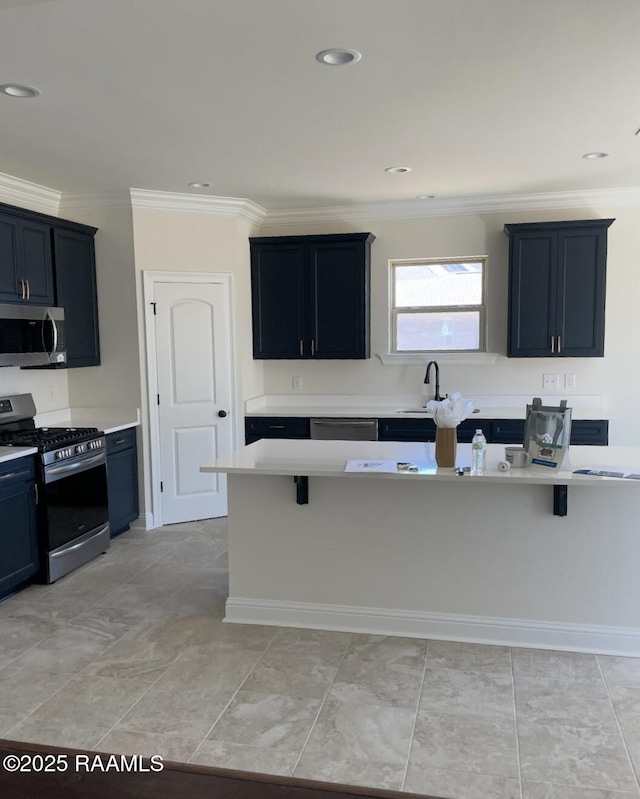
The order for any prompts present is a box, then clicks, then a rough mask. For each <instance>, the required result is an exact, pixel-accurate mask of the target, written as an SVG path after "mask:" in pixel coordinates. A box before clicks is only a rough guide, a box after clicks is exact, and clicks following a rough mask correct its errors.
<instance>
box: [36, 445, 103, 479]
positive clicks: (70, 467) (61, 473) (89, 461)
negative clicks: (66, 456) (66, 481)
mask: <svg viewBox="0 0 640 799" xmlns="http://www.w3.org/2000/svg"><path fill="white" fill-rule="evenodd" d="M106 461H107V458H106V455H105V454H104V452H100V453H98V454H97V455H93V456H92V457H91V458H84V459H83V460H81V461H76V462H75V463H64V464H61V465H60V466H52V467H48V468H46V469H45V472H44V481H45V483H53V482H54V480H60V479H61V478H63V477H66V475H68V474H74V473H77V472H86V471H88V470H89V469H93V468H94V467H95V466H99V465H100V464H101V463H106Z"/></svg>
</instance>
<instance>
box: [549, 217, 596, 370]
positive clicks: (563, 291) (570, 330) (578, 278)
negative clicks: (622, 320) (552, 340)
mask: <svg viewBox="0 0 640 799" xmlns="http://www.w3.org/2000/svg"><path fill="white" fill-rule="evenodd" d="M606 237H607V231H606V228H602V227H601V228H580V229H577V230H567V231H559V233H558V288H557V298H558V299H557V324H556V335H557V339H556V341H557V343H556V355H560V356H567V357H598V356H600V357H601V356H603V355H604V307H605V272H606V260H607V238H606Z"/></svg>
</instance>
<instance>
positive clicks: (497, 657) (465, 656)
mask: <svg viewBox="0 0 640 799" xmlns="http://www.w3.org/2000/svg"><path fill="white" fill-rule="evenodd" d="M427 667H428V668H430V669H462V670H466V671H478V670H479V669H488V670H489V671H497V670H498V669H508V670H509V671H510V670H511V655H510V653H509V649H508V647H506V646H488V645H486V644H465V643H460V642H458V641H429V650H428V653H427Z"/></svg>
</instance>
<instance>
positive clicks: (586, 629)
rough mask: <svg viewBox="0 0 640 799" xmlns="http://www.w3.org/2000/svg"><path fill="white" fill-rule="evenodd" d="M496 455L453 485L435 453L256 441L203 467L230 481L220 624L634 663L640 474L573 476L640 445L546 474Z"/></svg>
mask: <svg viewBox="0 0 640 799" xmlns="http://www.w3.org/2000/svg"><path fill="white" fill-rule="evenodd" d="M487 456H488V457H487V470H486V473H485V475H483V476H479V477H478V476H471V475H468V474H467V475H464V476H462V477H459V476H457V475H456V473H455V471H454V470H453V469H450V468H449V469H438V468H437V467H436V464H435V462H434V451H433V444H413V443H412V444H407V443H395V442H369V441H362V442H356V441H298V440H291V441H283V440H262V441H258V442H256V443H255V444H252V445H250V446H248V447H244V448H242V449H240V450H239V451H237V452H235V453H233V454H232V455H229V456H228V457H225V458H221V459H220V460H218V461H216V462H215V463H214V464H211V465H206V466H203V467H202V470H203V471H213V472H225V473H227V474H228V476H229V479H228V492H229V579H230V596H229V599H228V601H227V605H226V620H227V621H230V622H243V623H258V624H277V625H285V626H295V627H312V628H322V629H332V630H351V631H363V632H370V633H377V634H393V635H408V636H418V637H426V638H442V639H449V640H464V641H478V642H483V643H496V644H511V645H515V646H518V645H520V646H534V647H541V648H545V647H546V648H552V649H566V650H573V651H592V652H604V653H612V654H613V653H615V654H624V655H632V656H640V581H639V580H638V577H637V575H638V567H639V565H640V534H639V533H640V529H639V527H640V525H639V524H638V517H639V513H638V511H639V510H640V480H636V479H625V478H612V477H602V476H591V475H577V474H574V473H573V472H574V470H575V469H578V468H581V467H604V466H609V467H619V468H620V469H621V470H622V471H624V472H633V471H635V470H638V469H640V449H637V448H630V447H572V448H571V450H570V453H569V459H568V460H565V464H564V466H563V471H562V472H560V473H553V474H550V473H548V471H547V470H545V469H543V468H536V467H528V468H525V469H511V470H510V471H508V472H501V471H499V470H498V468H497V464H498V461H499V460H500V459H501V458H503V457H504V447H502V446H499V445H493V446H492V445H490V446H489V447H488V452H487ZM470 457H471V452H470V447H469V446H468V445H458V459H457V463H458V465H465V464H468V463H469V462H470ZM349 460H365V461H367V462H372V461H374V460H376V461H377V460H380V461H391V462H396V463H398V462H403V463H410V464H414V465H416V466H417V467H418V469H419V470H418V471H417V472H414V471H404V470H403V471H398V470H394V471H393V472H389V473H385V472H357V471H356V472H345V466H346V464H347V461H349ZM304 478H308V480H305V479H304ZM565 488H566V490H567V497H566V498H567V506H566V515H554V503H557V500H558V495H559V494H561V495H562V494H563V492H564V489H565ZM307 492H308V493H307ZM305 502H306V504H305ZM556 510H557V509H556Z"/></svg>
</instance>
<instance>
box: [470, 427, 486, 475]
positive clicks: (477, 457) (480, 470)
mask: <svg viewBox="0 0 640 799" xmlns="http://www.w3.org/2000/svg"><path fill="white" fill-rule="evenodd" d="M486 459H487V439H486V438H485V437H484V433H483V432H482V430H480V429H478V430H476V433H475V435H474V437H473V438H472V439H471V474H484V467H485V462H486Z"/></svg>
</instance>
